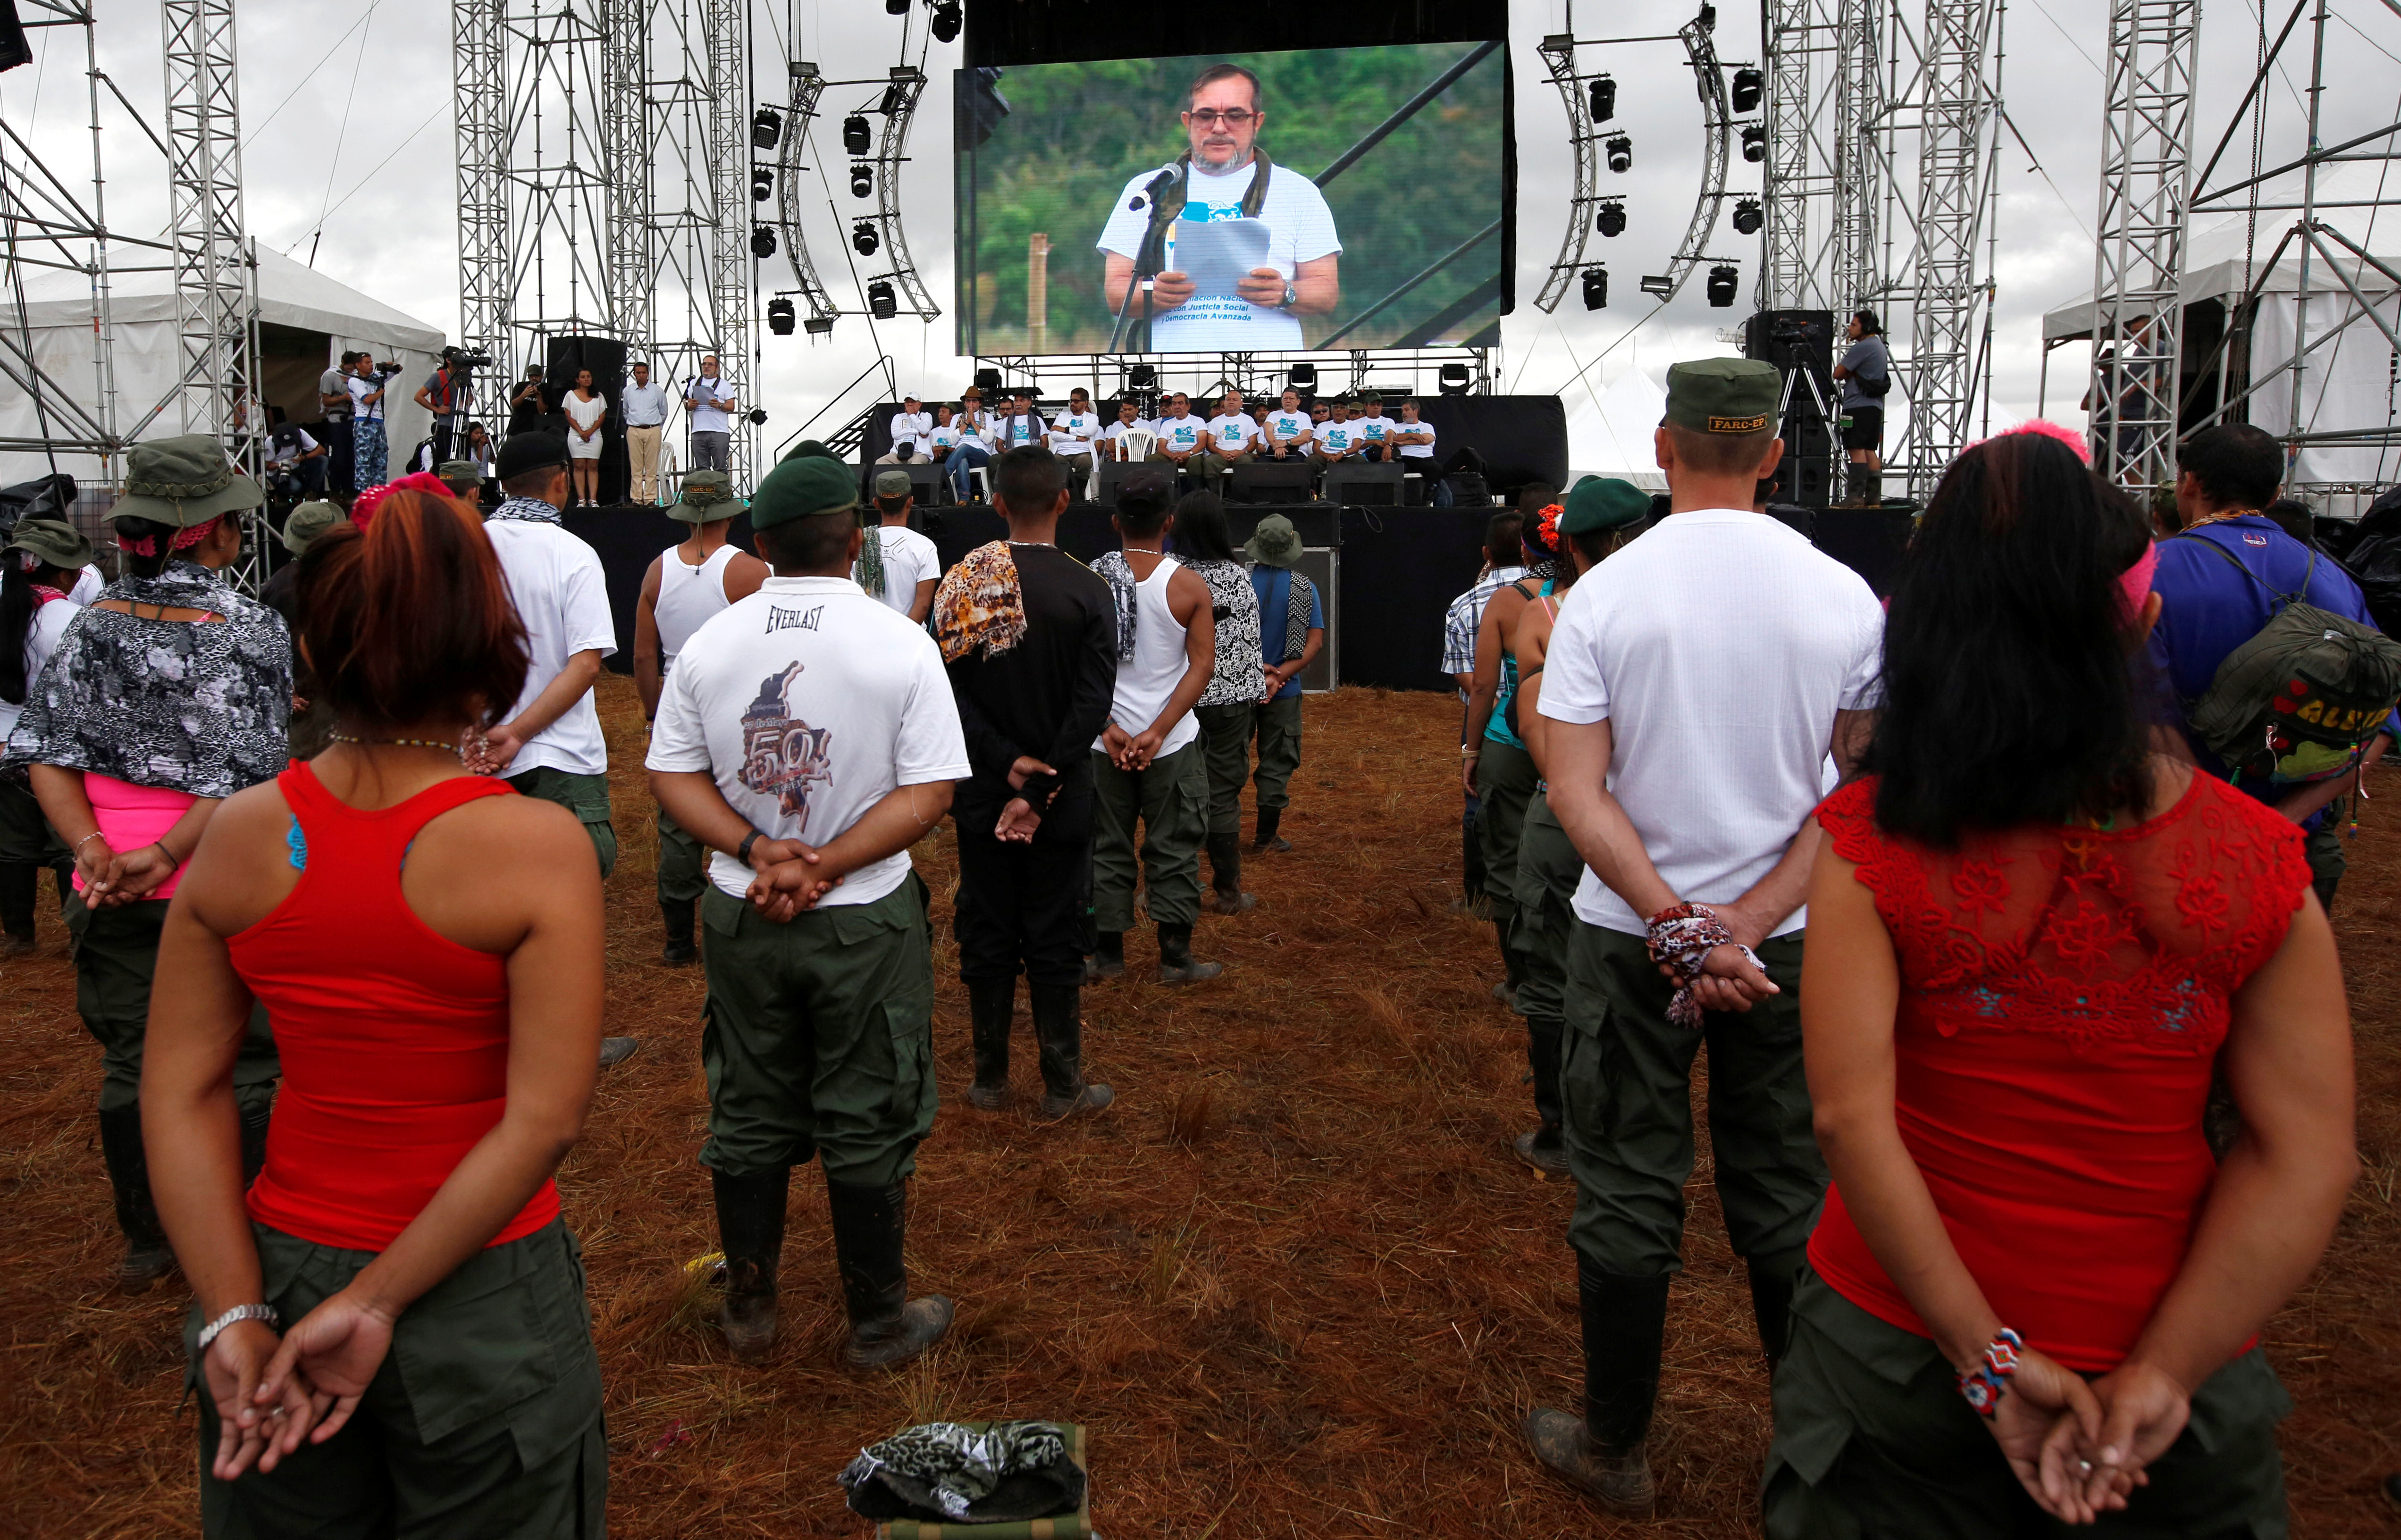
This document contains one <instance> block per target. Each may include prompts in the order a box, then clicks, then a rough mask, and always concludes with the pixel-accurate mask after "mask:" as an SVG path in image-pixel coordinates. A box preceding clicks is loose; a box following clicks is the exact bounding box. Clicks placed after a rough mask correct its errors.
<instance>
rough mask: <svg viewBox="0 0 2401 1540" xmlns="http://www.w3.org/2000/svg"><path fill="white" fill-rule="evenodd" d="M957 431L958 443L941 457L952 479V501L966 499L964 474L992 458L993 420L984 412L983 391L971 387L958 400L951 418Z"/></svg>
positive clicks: (965, 477) (963, 500)
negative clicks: (955, 414)
mask: <svg viewBox="0 0 2401 1540" xmlns="http://www.w3.org/2000/svg"><path fill="white" fill-rule="evenodd" d="M951 426H952V427H954V428H955V429H958V434H959V442H958V443H957V444H956V445H955V446H954V448H953V449H952V450H951V452H950V453H949V454H948V455H947V456H945V457H943V459H942V467H943V469H944V470H948V471H949V472H950V476H951V500H952V501H953V502H960V503H963V502H965V501H967V486H968V484H967V472H968V471H969V470H973V469H975V468H976V467H978V466H981V465H985V464H987V463H989V462H990V461H991V459H992V426H993V424H992V417H991V415H990V414H988V413H986V412H985V411H984V409H983V390H982V388H981V387H978V386H973V385H970V386H968V387H967V391H966V393H965V394H964V395H962V396H961V397H960V398H959V410H958V415H957V416H954V417H953V418H952V419H951Z"/></svg>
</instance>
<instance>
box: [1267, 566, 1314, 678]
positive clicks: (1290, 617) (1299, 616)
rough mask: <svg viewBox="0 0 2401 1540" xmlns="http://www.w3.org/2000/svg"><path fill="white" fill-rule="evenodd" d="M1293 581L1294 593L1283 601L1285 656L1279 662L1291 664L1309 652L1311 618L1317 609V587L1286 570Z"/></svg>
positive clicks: (1295, 573) (1297, 574)
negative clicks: (1311, 612) (1312, 612)
mask: <svg viewBox="0 0 2401 1540" xmlns="http://www.w3.org/2000/svg"><path fill="white" fill-rule="evenodd" d="M1286 575H1287V576H1288V577H1290V578H1291V579H1292V591H1291V592H1290V593H1286V594H1285V595H1284V601H1283V657H1282V658H1280V659H1278V660H1277V661H1279V662H1285V663H1289V662H1292V661H1296V660H1297V659H1298V658H1299V657H1300V655H1301V654H1302V653H1304V652H1307V651H1308V650H1309V616H1310V611H1311V610H1313V609H1315V608H1316V607H1317V586H1316V585H1315V584H1314V583H1311V582H1310V580H1309V579H1306V578H1304V577H1302V576H1301V575H1300V574H1299V573H1297V572H1293V571H1291V570H1290V569H1288V568H1287V569H1286Z"/></svg>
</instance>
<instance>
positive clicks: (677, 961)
mask: <svg viewBox="0 0 2401 1540" xmlns="http://www.w3.org/2000/svg"><path fill="white" fill-rule="evenodd" d="M699 907H700V906H699V904H698V903H697V902H696V901H694V900H693V899H689V898H687V899H683V900H681V901H679V902H667V901H662V902H661V903H660V905H659V920H660V921H661V922H662V923H663V924H664V925H665V927H666V933H667V944H666V945H665V947H661V948H660V949H659V961H661V962H664V963H665V964H666V965H667V966H668V967H670V968H686V967H690V966H691V965H692V964H693V963H694V962H697V961H700V948H699V947H696V946H694V945H693V939H692V927H693V911H694V910H696V909H697V908H699Z"/></svg>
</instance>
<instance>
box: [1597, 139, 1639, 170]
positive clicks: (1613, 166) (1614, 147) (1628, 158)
mask: <svg viewBox="0 0 2401 1540" xmlns="http://www.w3.org/2000/svg"><path fill="white" fill-rule="evenodd" d="M1601 147H1602V148H1603V149H1605V150H1607V151H1608V152H1609V169H1610V170H1612V172H1614V173H1615V174H1617V175H1619V176H1624V175H1625V174H1626V172H1628V171H1630V170H1633V169H1634V141H1632V140H1631V139H1628V138H1626V136H1625V135H1624V134H1622V133H1616V134H1611V135H1610V136H1609V142H1608V143H1606V144H1604V145H1602V146H1601Z"/></svg>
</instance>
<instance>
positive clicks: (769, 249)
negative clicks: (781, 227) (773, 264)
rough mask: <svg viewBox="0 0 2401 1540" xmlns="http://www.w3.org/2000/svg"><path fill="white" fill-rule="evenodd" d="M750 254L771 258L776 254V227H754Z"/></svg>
mask: <svg viewBox="0 0 2401 1540" xmlns="http://www.w3.org/2000/svg"><path fill="white" fill-rule="evenodd" d="M750 254H751V255H752V256H754V257H771V256H774V255H775V226H774V225H756V226H754V227H753V228H752V229H751V231H750Z"/></svg>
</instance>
